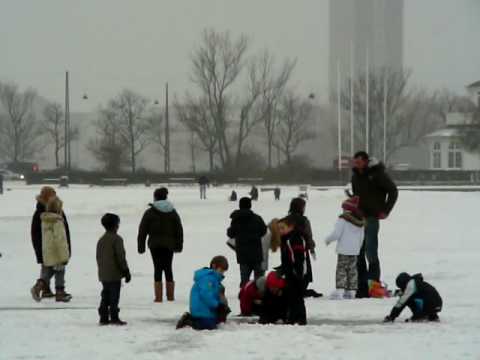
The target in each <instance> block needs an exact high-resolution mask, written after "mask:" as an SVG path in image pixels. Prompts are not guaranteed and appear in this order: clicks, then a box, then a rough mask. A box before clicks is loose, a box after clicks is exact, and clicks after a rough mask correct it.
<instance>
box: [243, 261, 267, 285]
mask: <svg viewBox="0 0 480 360" xmlns="http://www.w3.org/2000/svg"><path fill="white" fill-rule="evenodd" d="M252 272H253V275H254V277H255V280H257V279H258V278H259V277H261V276H264V275H265V270H263V269H262V263H259V264H240V287H241V288H243V287H244V286H245V284H246V283H248V282H249V281H250V275H251V274H252Z"/></svg>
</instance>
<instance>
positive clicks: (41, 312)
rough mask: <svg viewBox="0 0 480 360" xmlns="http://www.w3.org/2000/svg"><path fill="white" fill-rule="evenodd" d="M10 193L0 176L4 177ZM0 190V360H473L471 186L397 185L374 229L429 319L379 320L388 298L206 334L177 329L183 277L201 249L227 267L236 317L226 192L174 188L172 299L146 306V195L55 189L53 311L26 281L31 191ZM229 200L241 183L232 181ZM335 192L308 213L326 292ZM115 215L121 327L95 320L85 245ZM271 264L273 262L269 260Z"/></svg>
mask: <svg viewBox="0 0 480 360" xmlns="http://www.w3.org/2000/svg"><path fill="white" fill-rule="evenodd" d="M7 187H8V184H7ZM11 187H12V190H11V191H7V192H6V193H5V195H3V196H1V197H0V252H2V253H3V257H1V258H0V288H1V290H0V360H13V359H70V360H77V359H78V360H80V359H81V360H85V359H92V360H94V359H102V360H106V359H133V358H134V359H138V360H141V359H165V358H168V359H171V360H173V359H195V360H203V359H219V358H222V359H313V358H326V359H329V360H333V359H369V360H373V359H422V360H423V359H480V305H479V299H480V287H479V284H480V283H479V276H480V269H479V260H480V224H479V220H478V204H479V203H480V193H455V192H443V193H434V192H409V191H402V192H401V194H400V199H399V202H398V205H397V207H396V209H395V211H394V213H393V214H392V216H391V218H390V219H389V220H387V221H385V222H383V223H382V230H381V242H380V246H381V248H380V254H381V260H382V265H383V277H384V280H385V281H386V282H387V283H390V284H392V285H393V283H394V279H395V276H396V274H398V273H399V272H401V271H410V272H422V273H423V274H424V276H425V278H426V280H427V281H431V282H432V283H433V284H434V285H435V286H436V287H437V288H438V289H439V291H440V293H441V294H442V296H443V298H444V312H443V313H442V314H441V319H442V322H441V323H440V324H415V325H413V324H406V323H404V322H403V319H404V318H405V317H406V316H407V311H406V312H405V313H404V314H403V315H402V317H401V318H400V319H399V320H397V322H396V323H395V324H382V323H381V321H382V319H383V317H384V316H385V315H386V314H388V312H389V311H390V308H391V306H392V305H393V303H394V300H393V299H390V300H361V301H329V300H324V299H321V300H308V301H307V310H308V318H309V325H308V326H306V327H292V326H259V325H250V324H239V323H230V324H227V325H225V326H224V327H222V329H221V330H219V331H215V332H194V331H192V330H182V331H176V330H175V329H174V325H175V322H176V320H177V318H178V317H179V316H180V315H181V314H182V313H183V312H184V311H185V310H187V308H188V294H189V290H190V286H191V283H192V274H193V271H194V270H195V269H197V268H199V267H202V266H204V265H206V264H207V263H208V261H209V260H210V258H211V257H212V256H213V255H217V254H226V255H227V256H228V258H229V260H230V261H231V265H232V266H231V270H230V271H229V272H228V273H227V278H226V280H225V284H226V286H227V295H228V297H229V299H230V302H231V307H232V309H234V312H238V311H239V307H238V301H237V300H236V295H237V286H238V283H239V274H238V268H237V266H236V264H235V261H234V256H233V253H232V252H231V251H230V250H229V249H228V248H227V247H226V246H225V241H226V238H225V235H224V234H225V229H226V227H227V225H228V220H229V219H228V215H229V214H230V212H231V211H232V210H233V208H234V204H232V203H229V202H227V201H226V199H227V196H228V194H229V193H230V191H231V188H220V189H214V190H210V191H209V193H208V195H209V199H208V200H207V201H200V200H199V199H198V192H197V189H196V188H189V187H174V188H171V189H170V197H171V200H172V201H173V202H174V203H175V205H176V207H177V209H178V211H179V213H180V214H181V216H182V219H183V223H184V227H185V251H184V253H182V254H181V255H179V256H177V257H176V260H175V276H176V282H177V301H176V302H175V303H173V304H169V303H163V304H153V302H152V300H153V290H152V282H153V275H152V273H153V267H152V264H151V259H150V257H149V255H148V252H147V254H145V255H143V256H140V255H138V254H137V252H136V230H137V226H138V223H139V220H140V217H141V216H142V213H143V211H144V209H145V207H146V205H147V203H148V202H149V201H150V200H151V193H152V191H153V189H146V188H144V187H127V188H88V187H72V188H70V189H67V190H60V191H59V195H60V196H61V197H62V198H63V199H64V202H65V210H66V213H67V215H68V218H69V222H70V227H71V231H72V242H73V257H72V260H71V262H70V264H69V266H68V269H67V276H66V279H67V290H68V291H69V292H71V293H72V294H73V296H74V299H73V301H72V302H71V303H70V304H66V305H61V307H63V308H65V309H55V308H56V307H58V306H59V305H58V304H57V303H55V302H54V301H51V300H50V301H47V300H44V301H43V302H41V303H39V304H37V303H34V302H33V301H32V299H31V298H30V294H29V289H30V287H31V286H32V285H33V283H34V281H35V279H36V278H37V276H38V272H39V266H38V265H37V264H36V263H35V259H34V255H33V250H32V247H31V244H30V235H29V230H30V218H31V215H32V213H33V209H34V205H35V203H34V197H35V195H36V194H37V193H38V191H39V187H27V186H20V185H11ZM238 190H239V195H243V194H246V193H247V191H248V189H247V188H240V189H238ZM296 194H297V188H294V187H291V188H286V189H284V191H283V194H282V198H283V199H282V200H281V201H280V202H275V201H274V200H273V194H272V193H261V194H260V201H259V202H258V203H255V204H254V206H255V209H254V210H255V211H257V212H258V213H260V214H261V215H262V216H263V217H264V218H265V220H266V221H267V220H270V219H271V218H273V217H280V216H282V215H284V214H285V213H286V210H287V208H288V202H289V200H290V199H291V198H292V197H293V196H294V195H296ZM342 199H343V192H342V191H341V190H338V189H337V190H330V191H312V192H311V193H310V200H309V202H308V208H307V215H308V216H309V218H310V219H311V221H312V225H313V230H314V235H315V238H316V240H317V244H318V259H317V261H316V262H315V263H314V276H315V283H314V288H315V289H317V290H319V291H321V292H324V293H329V292H330V291H332V290H333V288H334V272H335V262H336V255H335V253H334V246H331V247H329V248H326V247H325V246H324V244H323V238H324V236H325V235H326V234H327V233H328V232H329V231H330V230H331V227H332V226H333V223H334V221H335V218H336V216H337V214H338V212H339V204H340V202H341V200H342ZM106 211H110V212H116V213H118V214H119V215H120V216H121V219H122V224H121V229H120V234H121V235H122V236H123V237H124V239H125V243H126V247H127V258H128V261H129V263H130V267H131V269H132V272H133V279H132V282H131V283H130V284H128V285H125V286H124V287H123V288H122V298H121V303H120V305H121V309H122V311H121V316H122V318H123V319H124V320H126V321H128V322H129V325H128V326H127V327H122V328H118V327H102V328H100V327H99V326H98V325H97V321H98V318H97V311H96V308H97V306H98V302H99V292H100V284H99V283H98V281H97V275H96V271H97V269H96V263H95V246H96V242H97V239H98V237H99V236H100V235H101V234H102V228H101V226H100V223H99V218H100V216H101V214H103V213H104V212H106ZM272 262H273V264H272V265H275V264H276V263H278V257H276V256H275V257H274V258H273V261H272Z"/></svg>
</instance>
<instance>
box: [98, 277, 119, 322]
mask: <svg viewBox="0 0 480 360" xmlns="http://www.w3.org/2000/svg"><path fill="white" fill-rule="evenodd" d="M102 285H103V289H102V294H101V295H102V300H101V301H100V307H99V308H98V314H99V315H100V319H101V320H103V321H108V317H109V316H110V318H111V320H112V321H115V320H118V312H119V309H118V303H119V301H120V288H121V287H122V283H121V281H108V282H107V281H105V282H102Z"/></svg>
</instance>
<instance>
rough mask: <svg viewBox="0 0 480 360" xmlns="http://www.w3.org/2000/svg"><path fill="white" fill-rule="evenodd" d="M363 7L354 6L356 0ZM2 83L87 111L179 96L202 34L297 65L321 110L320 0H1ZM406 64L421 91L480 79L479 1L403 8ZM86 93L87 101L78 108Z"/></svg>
mask: <svg viewBox="0 0 480 360" xmlns="http://www.w3.org/2000/svg"><path fill="white" fill-rule="evenodd" d="M359 1H361V0H359ZM0 6H1V7H0V44H1V52H0V80H4V81H5V80H7V81H15V82H17V83H19V84H20V86H22V87H25V86H32V87H34V88H35V89H37V90H38V92H39V93H40V94H41V95H42V96H44V97H46V98H49V99H52V100H57V101H60V102H61V101H63V96H64V95H63V86H64V85H63V84H64V71H65V70H66V69H68V70H69V71H70V72H71V87H72V88H71V93H72V105H71V110H72V111H88V110H92V109H94V108H95V107H96V106H97V105H98V104H100V103H102V102H105V101H106V100H107V99H108V98H110V97H112V96H114V95H115V94H117V93H118V92H119V91H120V90H121V89H122V88H125V87H129V88H132V89H134V90H136V91H138V92H141V93H142V94H144V95H146V96H148V97H149V98H152V99H155V98H159V97H162V96H163V86H164V83H165V82H166V81H168V82H169V83H170V87H171V89H172V92H175V93H177V94H183V93H184V91H185V90H186V89H188V88H189V87H190V86H191V83H190V82H189V76H188V73H189V69H190V67H189V54H190V52H191V50H192V48H193V47H194V46H195V44H196V42H197V41H198V39H199V34H200V32H201V31H202V29H204V28H205V27H212V28H215V29H216V30H220V31H223V30H231V31H232V33H233V34H240V33H242V32H244V33H246V34H247V35H249V36H250V38H251V40H252V45H253V48H254V49H261V48H264V47H267V48H269V49H270V50H271V51H272V52H273V53H275V54H276V56H277V57H278V58H279V59H281V58H284V57H287V56H288V57H293V58H295V57H296V58H297V59H298V64H297V69H296V72H295V76H294V83H295V85H296V87H297V89H299V90H300V91H302V92H305V94H308V93H310V92H315V93H316V94H318V95H319V98H320V99H321V101H324V102H325V101H326V94H327V87H328V48H329V44H328V1H327V0H295V1H292V0H242V1H238V0H137V1H133V0H76V1H70V0H69V1H65V0H42V1H39V0H11V1H7V0H0ZM404 19H405V37H404V39H405V40H404V41H405V44H404V46H405V48H404V50H405V59H404V63H405V65H406V66H407V67H409V68H411V69H412V70H413V71H414V77H413V81H414V82H415V83H416V84H420V85H423V86H427V87H429V88H438V87H449V88H451V89H453V90H455V91H458V92H463V91H464V85H466V84H467V83H470V82H473V81H477V80H480V47H479V46H478V39H479V34H480V0H405V15H404ZM83 93H88V95H89V98H90V99H89V100H88V101H86V102H85V101H82V100H80V98H81V95H82V94H83Z"/></svg>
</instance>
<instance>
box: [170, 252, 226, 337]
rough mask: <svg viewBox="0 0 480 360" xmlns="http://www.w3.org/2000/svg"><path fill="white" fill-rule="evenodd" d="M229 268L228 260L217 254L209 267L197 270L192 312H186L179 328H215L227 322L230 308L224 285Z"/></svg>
mask: <svg viewBox="0 0 480 360" xmlns="http://www.w3.org/2000/svg"><path fill="white" fill-rule="evenodd" d="M227 270H228V260H227V259H226V258H225V257H224V256H215V257H214V258H213V259H212V261H211V262H210V267H209V268H203V269H200V270H197V271H196V272H195V275H194V278H193V281H194V284H193V286H192V290H191V292H190V313H185V314H183V315H182V317H181V318H180V320H179V322H178V323H177V329H181V328H184V327H187V326H190V327H192V328H194V329H195V330H214V329H216V328H217V326H218V324H219V323H221V322H225V320H226V317H227V315H228V313H230V309H229V307H228V303H227V299H226V297H225V288H224V287H223V285H222V281H223V279H224V273H225V272H226V271H227Z"/></svg>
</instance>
